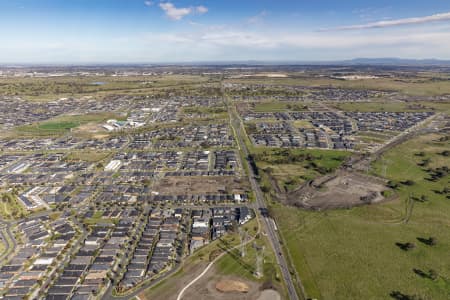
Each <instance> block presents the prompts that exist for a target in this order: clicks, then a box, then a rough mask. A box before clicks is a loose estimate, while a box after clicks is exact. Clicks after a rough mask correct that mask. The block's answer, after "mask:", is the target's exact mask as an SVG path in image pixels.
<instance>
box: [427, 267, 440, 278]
mask: <svg viewBox="0 0 450 300" xmlns="http://www.w3.org/2000/svg"><path fill="white" fill-rule="evenodd" d="M428 277H429V278H430V279H431V280H436V279H438V277H439V274H438V273H437V272H436V271H435V270H433V269H430V270H429V271H428Z"/></svg>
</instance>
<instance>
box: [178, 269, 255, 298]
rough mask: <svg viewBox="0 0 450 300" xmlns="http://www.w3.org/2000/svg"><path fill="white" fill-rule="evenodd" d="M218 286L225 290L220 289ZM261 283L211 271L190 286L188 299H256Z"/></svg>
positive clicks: (187, 294) (187, 292) (186, 296)
mask: <svg viewBox="0 0 450 300" xmlns="http://www.w3.org/2000/svg"><path fill="white" fill-rule="evenodd" d="M218 286H219V287H221V288H222V289H223V290H219V289H218ZM244 291H245V292H244ZM260 294H261V291H260V284H259V283H256V282H252V281H249V280H245V279H242V278H238V277H232V276H221V275H217V274H216V272H215V271H214V270H213V271H212V272H211V271H209V272H208V273H207V274H206V275H205V276H204V277H203V278H202V279H201V280H200V281H198V282H197V283H196V284H194V285H193V286H192V287H191V288H189V289H188V290H187V291H186V293H185V295H184V299H186V300H207V299H208V300H210V299H211V300H212V299H214V300H228V299H233V300H235V299H236V300H256V299H258V297H259V296H260Z"/></svg>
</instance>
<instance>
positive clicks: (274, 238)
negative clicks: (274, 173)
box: [228, 103, 306, 300]
mask: <svg viewBox="0 0 450 300" xmlns="http://www.w3.org/2000/svg"><path fill="white" fill-rule="evenodd" d="M228 106H229V114H230V122H231V126H232V128H233V130H234V132H235V135H236V138H237V142H238V146H239V149H240V150H241V151H242V154H243V162H242V163H243V164H246V165H247V169H248V176H249V180H250V184H251V186H252V190H253V191H254V193H255V198H256V208H257V209H256V210H257V214H259V217H261V219H262V221H263V224H264V227H265V228H266V231H267V237H268V238H269V241H270V244H271V246H272V249H273V250H274V251H275V257H276V260H277V263H278V265H279V266H280V270H281V274H282V276H283V280H284V282H285V284H286V287H287V292H288V296H289V299H290V300H298V299H299V297H298V295H297V291H296V289H295V286H294V282H293V280H292V276H291V273H290V272H289V267H288V264H287V262H286V259H285V257H284V255H283V251H282V248H281V242H280V238H279V236H278V234H277V232H276V230H275V224H274V223H273V222H272V221H271V219H270V218H268V217H267V216H266V215H265V214H264V215H262V214H261V211H265V210H267V205H266V202H265V200H264V195H263V193H262V191H261V188H260V186H259V184H258V182H257V181H256V174H255V171H254V169H253V167H252V166H251V165H250V162H249V161H248V160H247V158H248V157H249V151H248V149H247V145H246V144H245V142H244V139H243V135H244V133H243V130H242V126H243V123H242V122H241V120H240V118H239V116H238V114H237V112H236V110H235V108H234V106H233V104H232V103H229V105H228ZM300 287H301V288H302V286H301V284H300ZM302 293H303V295H302V296H303V297H304V298H306V297H305V292H304V290H303V288H302Z"/></svg>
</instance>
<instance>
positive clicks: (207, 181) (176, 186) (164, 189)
mask: <svg viewBox="0 0 450 300" xmlns="http://www.w3.org/2000/svg"><path fill="white" fill-rule="evenodd" d="M248 189H249V185H248V182H247V181H246V180H244V179H239V178H235V177H231V176H218V177H213V176H208V177H206V176H200V177H190V176H185V177H165V178H163V179H161V181H159V182H158V183H157V184H155V186H154V188H153V190H154V191H157V192H159V193H160V194H163V195H165V194H170V195H174V194H188V195H189V194H190V195H199V194H220V193H224V192H225V193H228V194H234V193H242V192H244V191H245V190H248Z"/></svg>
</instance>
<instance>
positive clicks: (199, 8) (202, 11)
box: [195, 5, 208, 15]
mask: <svg viewBox="0 0 450 300" xmlns="http://www.w3.org/2000/svg"><path fill="white" fill-rule="evenodd" d="M195 11H196V12H197V13H198V14H201V15H202V14H206V13H207V12H208V8H207V7H205V6H203V5H200V6H197V7H196V8H195Z"/></svg>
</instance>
